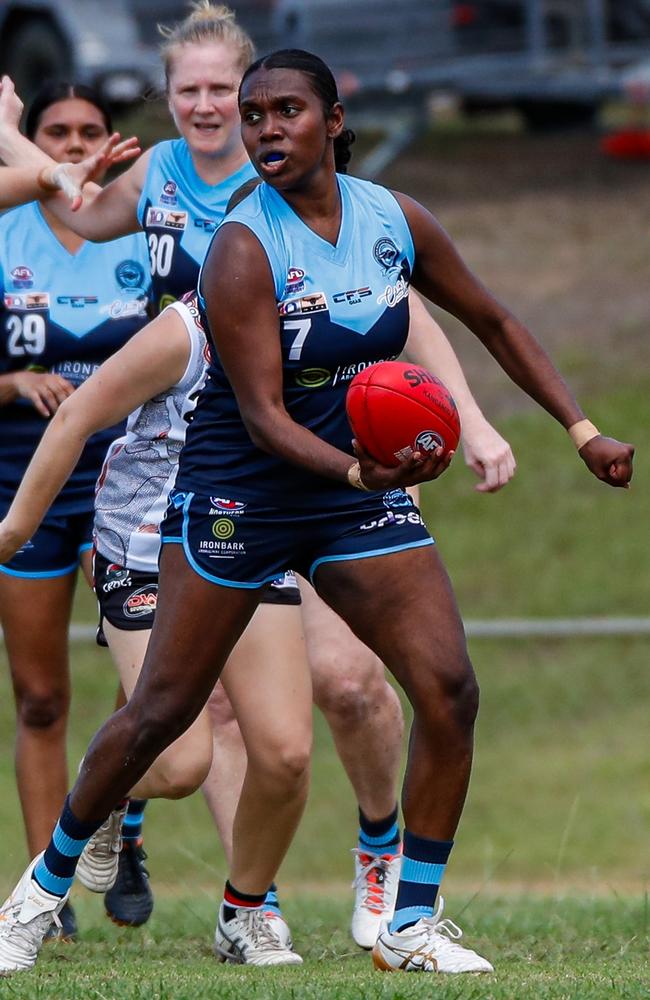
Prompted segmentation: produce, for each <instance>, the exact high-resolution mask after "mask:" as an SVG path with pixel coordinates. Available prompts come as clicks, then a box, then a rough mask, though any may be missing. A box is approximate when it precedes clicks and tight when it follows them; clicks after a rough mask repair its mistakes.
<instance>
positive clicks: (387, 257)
mask: <svg viewBox="0 0 650 1000" xmlns="http://www.w3.org/2000/svg"><path fill="white" fill-rule="evenodd" d="M372 254H373V257H374V258H375V260H376V261H377V263H378V264H379V265H380V267H382V268H383V270H384V272H385V273H386V272H388V271H391V270H392V269H393V268H394V267H395V266H396V264H397V258H398V256H399V250H398V249H397V247H396V246H395V244H394V243H393V241H392V240H391V239H390V238H389V237H388V236H382V237H381V239H378V240H377V242H376V243H375V245H374V247H373V248H372Z"/></svg>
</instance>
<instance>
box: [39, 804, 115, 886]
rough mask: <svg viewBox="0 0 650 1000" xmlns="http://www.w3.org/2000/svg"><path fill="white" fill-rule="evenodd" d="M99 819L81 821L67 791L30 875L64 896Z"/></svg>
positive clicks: (98, 825) (41, 884) (40, 883)
mask: <svg viewBox="0 0 650 1000" xmlns="http://www.w3.org/2000/svg"><path fill="white" fill-rule="evenodd" d="M100 826H101V822H99V823H82V822H81V820H78V819H77V817H76V816H75V815H74V813H73V812H72V810H71V808H70V796H69V795H68V797H67V799H66V800H65V805H64V806H63V812H62V813H61V816H60V817H59V821H58V823H57V824H56V827H55V829H54V833H53V834H52V839H51V841H50V843H49V844H48V846H47V848H46V850H45V854H44V855H43V857H42V858H41V859H40V861H39V862H38V863H37V864H36V866H35V867H34V872H33V875H32V878H33V879H34V880H35V881H36V882H37V883H38V885H40V887H41V889H45V891H46V892H49V893H50V894H51V895H52V896H65V894H66V892H67V891H68V889H69V888H70V886H71V885H72V883H73V881H74V873H75V869H76V867H77V861H78V860H79V856H80V855H81V852H82V851H83V849H84V847H85V846H86V844H87V843H88V841H89V840H90V838H91V837H92V835H93V833H95V831H96V830H98V829H99V827H100Z"/></svg>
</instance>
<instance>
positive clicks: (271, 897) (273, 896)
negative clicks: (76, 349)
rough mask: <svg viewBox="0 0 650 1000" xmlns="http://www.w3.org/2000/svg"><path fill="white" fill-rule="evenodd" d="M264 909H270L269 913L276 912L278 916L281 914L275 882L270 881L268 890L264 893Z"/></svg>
mask: <svg viewBox="0 0 650 1000" xmlns="http://www.w3.org/2000/svg"><path fill="white" fill-rule="evenodd" d="M264 909H265V910H270V911H271V913H277V914H278V916H282V910H281V909H280V902H279V900H278V887H277V885H276V884H275V882H271V886H270V888H269V891H268V892H267V894H266V899H265V900H264Z"/></svg>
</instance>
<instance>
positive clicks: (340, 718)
mask: <svg viewBox="0 0 650 1000" xmlns="http://www.w3.org/2000/svg"><path fill="white" fill-rule="evenodd" d="M251 55H252V45H251V42H250V40H249V39H248V38H247V37H246V36H245V35H244V33H243V32H242V31H241V29H240V28H239V27H238V26H237V25H236V23H235V21H234V19H233V15H232V14H231V13H230V12H229V11H228V10H227V8H224V7H215V6H212V5H210V4H209V3H201V4H197V5H195V9H194V12H193V13H192V14H191V15H190V16H189V17H188V18H187V19H186V20H185V21H183V22H182V23H181V24H180V25H178V26H176V27H175V28H174V29H172V30H171V31H169V32H167V39H166V41H165V44H164V46H163V51H162V56H163V61H164V65H165V73H166V78H167V93H168V100H169V106H170V111H171V113H172V116H173V118H174V121H175V123H176V126H177V128H178V130H179V132H180V135H181V137H180V138H179V139H177V140H174V141H172V142H163V143H159V144H157V145H156V146H155V147H154V148H153V149H152V150H149V151H148V152H146V153H145V154H143V156H142V157H140V159H139V160H138V161H137V162H136V164H135V165H134V166H133V167H132V168H131V169H130V170H128V171H126V172H125V174H124V175H122V176H121V177H119V178H118V179H117V180H115V181H114V182H112V183H111V184H109V185H108V186H107V187H106V188H105V189H103V190H101V191H98V192H96V197H94V199H93V200H92V201H91V200H90V199H88V200H87V202H85V203H84V205H83V206H82V208H81V210H80V211H79V212H77V213H76V214H75V216H74V217H72V216H71V215H70V214H67V215H66V213H65V211H64V210H63V209H62V208H61V207H60V206H58V205H57V204H55V203H54V202H55V199H51V201H52V203H53V204H52V209H53V210H54V211H58V212H60V213H61V214H62V215H63V216H64V217H66V218H67V221H68V223H69V224H70V225H72V226H73V227H77V229H78V231H79V232H81V233H83V234H84V235H86V236H88V237H89V238H92V239H106V238H109V237H111V236H112V235H114V234H116V233H117V232H131V231H135V230H136V229H137V228H138V227H139V226H141V227H142V228H144V230H145V232H146V234H147V239H148V243H149V250H150V258H151V271H152V281H153V288H154V302H155V304H156V306H157V307H159V306H161V305H163V304H164V303H165V302H167V301H169V300H170V299H172V298H177V297H178V296H179V295H180V294H182V293H183V292H185V291H186V290H187V289H189V288H193V287H194V286H195V283H196V276H197V273H198V267H199V264H200V262H201V260H202V258H203V255H204V253H205V250H206V249H207V244H208V241H209V239H210V237H211V234H212V231H213V230H214V228H215V226H216V224H217V223H218V222H219V221H220V219H221V217H222V215H223V211H224V208H225V205H226V202H227V200H228V198H229V196H230V194H231V192H232V191H233V190H234V189H235V188H237V187H239V185H240V184H241V182H242V181H243V180H245V179H246V178H247V177H251V176H256V174H255V172H254V170H253V169H252V167H251V166H250V164H249V161H248V158H247V156H246V153H245V150H244V148H243V146H242V144H241V139H240V135H239V117H238V112H237V101H236V95H237V87H238V85H239V80H240V78H241V74H242V72H243V70H244V69H245V68H246V66H247V65H248V63H249V62H250V59H251ZM0 117H2V118H3V119H4V121H5V125H6V126H10V123H11V119H12V115H11V114H10V113H9V114H5V115H3V116H2V115H0ZM13 118H14V120H15V118H16V115H15V112H14V114H13ZM0 153H2V154H3V155H5V156H6V157H11V156H16V155H19V156H32V155H33V150H32V151H30V150H29V149H27V150H26V149H25V146H24V143H22V142H21V140H20V137H18V135H17V133H16V130H15V129H13V130H12V129H11V128H10V127H5V128H4V129H2V130H0ZM415 307H416V304H414V313H415ZM416 315H417V321H416V323H414V327H416V326H417V329H414V332H413V335H414V337H415V336H418V337H419V340H421V341H425V342H426V341H427V338H428V337H432V338H434V340H435V342H436V343H440V345H441V346H440V351H441V352H442V354H443V356H444V357H446V352H447V351H448V345H446V341H445V340H444V337H442V335H441V334H440V338H441V339H440V341H438V340H437V338H438V336H439V330H438V329H437V328H436V327H435V325H434V324H433V323H432V321H431V320H430V319H429V317H428V314H427V313H426V311H425V310H424V308H423V307H422V306H420V309H419V310H417V313H416ZM418 331H419V332H418ZM445 345H446V346H445ZM429 350H430V352H431V353H434V354H435V355H436V356H437V355H438V351H437V349H435V348H430V349H429ZM417 356H418V355H417V354H416V355H414V358H417ZM452 356H453V355H452ZM422 360H423V363H427V364H429V365H431V361H430V359H428V358H427V359H424V358H423V359H422ZM436 365H437V362H436V364H434V365H433V367H434V369H436V370H438V371H439V374H440V376H441V378H443V380H445V381H449V382H450V386H451V387H452V390H453V391H454V392H455V394H456V395H457V396H458V397H459V403H460V402H461V395H463V393H464V392H466V391H467V387H466V385H465V387H464V390H463V389H462V386H461V383H460V381H458V382H456V383H454V377H453V376H452V377H451V379H450V378H449V377H448V372H447V369H446V368H442V369H438V368H436ZM461 377H462V376H461ZM462 384H463V385H464V380H463V383H462ZM464 398H466V399H467V406H466V407H465V408H464V409H463V408H462V404H461V413H462V416H463V420H464V422H465V425H466V427H467V433H466V435H465V437H464V447H465V449H466V456H467V457H468V461H470V462H471V464H472V465H473V467H476V468H477V469H479V468H480V470H481V474H482V476H483V477H484V482H485V484H486V485H487V486H488V488H490V489H493V488H498V486H500V485H503V483H504V482H506V481H507V480H508V479H509V478H510V476H511V475H512V472H513V471H514V460H513V459H512V454H511V452H510V449H509V446H508V445H507V443H506V442H505V441H503V439H502V438H500V436H499V435H498V434H497V433H496V431H494V430H493V428H491V427H490V425H489V424H488V423H487V422H486V421H485V420H484V419H483V418H482V416H481V415H480V413H478V411H477V410H476V407H475V405H474V404H473V401H472V400H471V396H465V397H464ZM475 414H478V415H477V416H475ZM118 564H119V560H118ZM271 596H274V597H275V600H276V601H277V602H280V603H282V602H284V601H288V602H294V601H295V600H296V596H297V592H296V591H295V590H294V589H293V588H281V589H278V588H276V589H275V590H274V591H272V592H271V593H270V594H269V598H270V597H271ZM305 601H306V602H308V603H306V604H305V608H304V613H305V628H306V630H307V636H308V641H309V652H310V662H311V665H312V670H313V676H314V690H315V700H316V703H317V704H318V705H319V707H320V708H321V709H322V710H323V712H324V714H325V715H326V718H327V721H328V723H329V725H330V727H331V729H332V732H333V734H334V738H335V741H336V745H337V748H338V751H339V754H340V756H341V759H342V761H343V763H344V766H345V768H346V771H347V773H348V775H349V777H350V780H351V782H352V785H353V788H354V791H355V794H356V796H357V801H358V804H359V810H360V827H361V829H360V837H359V841H358V845H357V848H356V850H357V852H359V853H358V854H357V861H358V862H359V863H357V871H356V884H357V897H356V904H355V917H354V931H353V932H354V936H355V939H356V940H357V941H358V943H359V944H361V945H362V946H364V947H369V946H371V944H372V943H373V939H374V933H375V931H376V927H377V926H378V921H379V919H380V918H381V917H382V916H383V915H385V913H387V912H390V908H391V906H392V894H391V892H390V887H391V886H392V885H393V884H394V879H391V878H388V879H386V878H384V877H383V876H384V873H383V868H382V864H383V862H381V861H378V860H377V859H380V858H385V857H386V856H387V855H389V856H390V858H391V859H392V860H391V863H390V870H391V871H392V872H395V871H396V870H397V866H398V863H399V862H398V861H397V860H395V859H396V858H397V856H398V851H397V840H396V839H395V838H396V833H395V822H394V821H393V820H392V819H391V816H392V814H393V813H394V810H395V802H396V785H397V775H398V769H399V761H400V753H401V745H402V732H403V720H402V716H401V709H400V706H399V701H398V699H397V697H396V695H395V693H394V691H393V689H392V688H391V687H390V685H389V684H388V683H387V682H386V679H385V677H384V672H383V668H382V667H381V665H380V664H379V663H378V662H376V661H375V660H374V658H372V657H371V656H369V654H368V653H367V651H366V650H363V649H362V648H361V647H359V648H357V649H356V650H355V648H354V644H353V643H352V642H351V640H350V638H349V635H348V633H347V630H346V629H345V628H344V626H343V625H342V623H341V624H339V623H338V622H337V623H336V625H333V624H332V623H331V621H330V616H329V615H328V613H327V611H325V610H324V609H323V606H322V605H321V604H320V602H318V601H317V599H316V598H315V597H314V595H312V594H307V595H306V596H305ZM319 611H320V612H322V614H323V615H324V616H325V617H324V619H321V618H320V617H319ZM133 624H139V625H141V626H142V627H143V629H144V630H145V631H146V629H147V628H148V626H149V624H150V620H149V621H147V619H146V617H145V616H142V617H140V618H139V619H137V622H135V621H134V622H133ZM251 629H252V631H251V630H249V639H250V641H251V643H254V645H255V648H256V649H258V650H260V651H265V655H268V651H270V650H274V651H276V652H277V655H278V656H279V657H280V656H282V655H285V656H287V657H290V656H292V655H293V649H294V648H295V646H296V643H298V642H299V641H300V629H301V625H300V618H299V616H298V613H297V612H296V611H295V610H292V609H291V608H290V607H289V609H288V610H283V611H280V610H279V609H278V608H275V607H274V608H273V609H266V608H261V609H260V611H259V612H258V615H257V616H256V619H255V620H254V621H253V623H252V625H251ZM132 638H134V637H133V636H132ZM134 641H135V640H134ZM285 641H286V644H287V645H286V649H283V643H284V642H285ZM113 645H114V646H115V637H114V636H113ZM346 651H347V652H346ZM343 654H345V655H343ZM118 655H120V654H118ZM209 711H210V713H211V716H212V719H213V722H214V728H213V739H214V758H213V759H214V764H213V767H212V769H211V771H210V774H209V776H208V779H207V781H206V783H205V785H204V793H205V795H206V799H207V800H208V804H209V806H210V809H211V811H212V814H213V816H214V819H215V822H216V824H217V827H218V830H219V833H220V836H221V839H222V841H223V843H224V846H225V848H226V853H227V854H229V852H230V848H231V837H232V817H233V814H234V809H235V805H236V802H237V794H238V784H239V783H240V782H241V780H242V779H243V773H244V769H245V757H244V754H243V747H242V743H241V739H240V737H239V734H238V731H237V726H236V722H235V720H234V716H233V713H232V710H231V706H230V705H229V704H228V701H227V699H225V698H224V697H223V692H222V689H221V687H220V686H217V688H216V689H215V692H214V694H213V696H212V698H211V699H210V704H209ZM141 810H142V802H141V800H139V799H135V800H134V801H132V802H131V805H130V806H129V813H127V816H126V824H125V831H126V836H125V841H124V845H125V846H124V851H123V852H122V854H121V855H120V858H119V871H118V875H117V882H116V884H115V886H114V887H113V889H111V890H110V892H109V894H108V895H107V897H106V900H105V902H106V906H107V911H108V913H109V914H110V915H111V916H113V917H114V918H115V919H117V920H119V921H120V922H124V923H141V922H143V919H146V918H147V916H148V914H149V913H150V912H151V894H150V890H149V886H148V882H147V878H146V872H145V870H144V868H143V866H142V852H141V849H140V847H139V845H138V837H139V833H140V829H139V825H138V817H139V816H141ZM105 833H106V835H107V841H106V842H107V847H108V850H109V854H111V853H112V852H111V850H110V848H111V845H112V844H114V843H117V841H116V840H115V838H114V837H113V836H112V834H111V831H110V830H109V829H108V828H107V830H106V831H105ZM372 848H375V850H372ZM389 848H390V850H389ZM360 862H364V863H360ZM386 890H388V891H386Z"/></svg>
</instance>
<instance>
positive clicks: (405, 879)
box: [390, 830, 454, 934]
mask: <svg viewBox="0 0 650 1000" xmlns="http://www.w3.org/2000/svg"><path fill="white" fill-rule="evenodd" d="M453 846H454V842H453V840H428V839H427V838H426V837H416V836H415V834H413V833H409V831H408V830H405V831H404V846H403V855H402V871H401V874H400V879H399V886H398V889H397V900H396V903H395V915H394V916H393V919H392V920H391V923H390V931H391V933H392V934H394V933H395V932H396V931H401V930H403V929H404V928H405V927H409V926H410V925H411V924H416V923H417V922H418V920H420V919H421V918H422V917H432V916H433V908H434V906H435V902H436V896H437V895H438V888H439V887H440V883H441V882H442V876H443V875H444V873H445V868H446V866H447V861H448V859H449V855H450V853H451V849H452V847H453Z"/></svg>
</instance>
